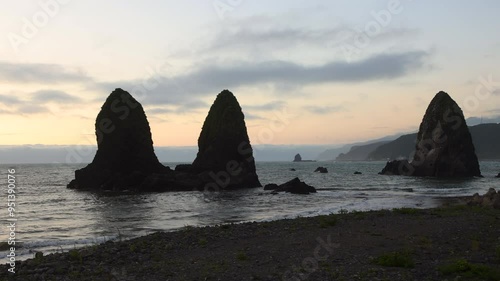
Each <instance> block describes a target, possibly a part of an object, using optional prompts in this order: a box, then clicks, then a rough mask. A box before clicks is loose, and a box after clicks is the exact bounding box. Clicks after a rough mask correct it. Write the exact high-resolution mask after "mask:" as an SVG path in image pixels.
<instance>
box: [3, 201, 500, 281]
mask: <svg viewBox="0 0 500 281" xmlns="http://www.w3.org/2000/svg"><path fill="white" fill-rule="evenodd" d="M8 268H10V266H9V265H1V266H0V280H23V281H25V280H68V281H69V280H72V281H73V280H148V281H150V280H175V281H182V280H228V281H235V280H273V281H274V280H294V281H295V280H493V281H498V280H500V211H499V210H494V209H492V208H484V207H472V206H466V205H455V204H452V205H451V206H445V207H441V208H436V209H424V210H420V209H410V208H402V209H394V210H383V211H371V212H350V213H347V212H341V213H340V214H332V215H328V216H319V217H312V218H297V219H289V220H279V221H273V222H259V223H243V224H231V225H220V226H213V227H201V228H197V227H185V228H184V229H182V230H180V231H175V232H167V233H154V234H151V235H147V236H143V237H139V238H136V239H131V240H127V241H121V242H107V243H104V244H101V245H96V246H92V247H87V248H82V249H76V250H72V251H70V252H67V253H58V254H51V255H47V256H43V257H41V256H38V257H37V258H33V259H31V260H27V261H23V262H18V263H17V264H16V268H15V271H16V273H14V274H12V273H9V272H8Z"/></svg>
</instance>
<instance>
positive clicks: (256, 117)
mask: <svg viewBox="0 0 500 281" xmlns="http://www.w3.org/2000/svg"><path fill="white" fill-rule="evenodd" d="M244 115H245V120H267V118H264V117H262V116H259V115H256V114H251V113H244Z"/></svg>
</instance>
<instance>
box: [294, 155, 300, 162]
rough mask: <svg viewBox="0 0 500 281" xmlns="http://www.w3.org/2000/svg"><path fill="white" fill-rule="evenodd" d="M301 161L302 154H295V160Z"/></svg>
mask: <svg viewBox="0 0 500 281" xmlns="http://www.w3.org/2000/svg"><path fill="white" fill-rule="evenodd" d="M300 161H302V156H300V154H298V153H297V154H296V155H295V158H294V159H293V162H300Z"/></svg>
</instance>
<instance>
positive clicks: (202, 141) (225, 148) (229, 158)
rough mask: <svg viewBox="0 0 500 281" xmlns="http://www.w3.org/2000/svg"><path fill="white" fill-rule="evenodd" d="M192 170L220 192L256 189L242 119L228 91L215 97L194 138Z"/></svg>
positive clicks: (239, 109) (256, 178) (236, 104)
mask: <svg viewBox="0 0 500 281" xmlns="http://www.w3.org/2000/svg"><path fill="white" fill-rule="evenodd" d="M198 149H199V150H198V154H197V156H196V159H195V160H194V162H193V165H192V171H193V172H195V173H198V174H202V175H200V177H201V178H202V180H204V181H211V182H214V183H216V184H217V185H219V186H220V188H221V189H235V188H249V187H260V186H261V184H260V182H259V178H258V176H257V173H256V169H255V159H254V157H253V149H252V146H251V144H250V140H249V138H248V133H247V128H246V125H245V116H244V115H243V112H242V110H241V107H240V104H239V103H238V101H237V100H236V97H235V96H234V95H233V93H231V92H230V91H228V90H224V91H222V92H221V93H220V94H218V95H217V98H216V99H215V101H214V103H213V104H212V106H211V108H210V110H209V112H208V115H207V117H206V119H205V122H204V123H203V128H202V130H201V133H200V136H199V138H198Z"/></svg>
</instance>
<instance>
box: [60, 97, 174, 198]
mask: <svg viewBox="0 0 500 281" xmlns="http://www.w3.org/2000/svg"><path fill="white" fill-rule="evenodd" d="M95 130H96V137H97V153H96V155H95V157H94V160H93V161H92V163H90V164H89V165H87V166H86V167H84V168H82V169H80V170H77V171H76V172H75V179H74V180H73V181H71V182H70V184H68V188H75V189H91V190H99V189H101V188H103V187H104V188H107V189H109V188H111V189H113V190H123V189H129V188H134V186H131V185H136V184H137V183H138V182H140V181H141V180H143V179H144V178H145V177H146V176H147V175H149V174H152V173H160V172H162V171H164V170H165V169H166V168H165V167H164V166H163V165H162V164H160V162H159V161H158V158H157V157H156V155H155V153H154V149H153V141H152V138H151V130H150V127H149V122H148V120H147V117H146V114H145V113H144V110H143V108H142V105H141V104H140V103H139V102H138V101H137V100H135V99H134V98H133V97H132V96H131V95H130V94H129V93H128V92H126V91H124V90H122V89H115V90H114V91H113V92H112V93H111V94H110V95H109V96H108V98H107V99H106V101H105V102H104V104H103V106H102V108H101V111H100V112H99V114H98V115H97V118H96V122H95ZM129 175H131V176H129ZM127 176H129V177H128V178H127V180H125V177H127ZM129 179H132V181H133V182H130V181H128V180H129Z"/></svg>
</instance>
